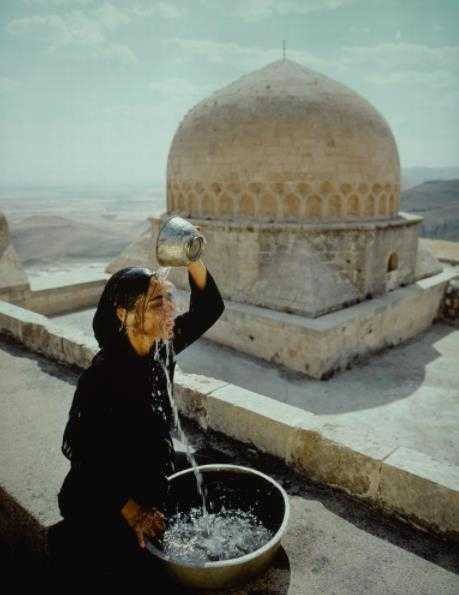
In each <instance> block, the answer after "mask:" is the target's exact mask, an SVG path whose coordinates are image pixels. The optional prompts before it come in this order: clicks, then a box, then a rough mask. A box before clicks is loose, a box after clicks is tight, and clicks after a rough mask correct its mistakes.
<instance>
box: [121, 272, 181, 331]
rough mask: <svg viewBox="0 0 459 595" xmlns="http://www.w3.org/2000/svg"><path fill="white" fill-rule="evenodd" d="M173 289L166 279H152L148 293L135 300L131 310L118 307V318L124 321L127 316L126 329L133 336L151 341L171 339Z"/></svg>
mask: <svg viewBox="0 0 459 595" xmlns="http://www.w3.org/2000/svg"><path fill="white" fill-rule="evenodd" d="M173 289H174V285H173V284H172V283H171V282H170V281H167V279H159V280H158V279H156V278H155V277H152V278H151V280H150V285H149V287H148V292H147V293H146V294H143V295H140V296H139V297H138V298H137V300H136V302H135V304H134V307H133V308H132V309H131V310H127V311H126V310H125V309H124V308H122V307H120V306H118V308H117V314H118V317H119V318H120V319H121V320H124V316H125V315H126V314H127V318H126V327H128V328H129V330H131V332H132V333H133V334H134V335H135V336H136V335H143V336H144V337H145V338H146V337H148V338H150V339H152V340H155V339H159V338H161V339H163V340H165V341H166V340H168V339H171V338H172V329H173V326H174V318H175V313H176V307H175V302H174V300H173V295H172V292H173Z"/></svg>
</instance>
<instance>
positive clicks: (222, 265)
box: [151, 214, 421, 318]
mask: <svg viewBox="0 0 459 595" xmlns="http://www.w3.org/2000/svg"><path fill="white" fill-rule="evenodd" d="M169 216H170V215H169V214H165V217H169ZM420 220H421V219H420V218H418V217H413V216H411V215H408V214H403V216H400V217H399V218H398V219H397V220H391V221H381V222H378V223H375V222H371V223H370V222H366V223H361V224H359V225H357V224H348V223H336V224H327V225H325V224H320V225H314V224H282V225H279V224H260V223H258V224H255V223H254V224H250V223H247V222H243V221H240V222H227V221H224V220H219V221H218V220H215V221H210V220H203V219H193V220H192V223H193V224H194V225H198V226H199V227H200V230H201V232H202V233H203V235H204V236H205V238H206V240H207V242H208V244H207V249H206V251H205V254H204V260H205V262H206V264H207V265H208V267H209V270H210V271H218V286H219V289H220V291H221V293H222V296H223V298H224V299H227V300H232V301H235V302H239V303H242V304H251V305H254V306H258V307H262V308H268V309H271V310H275V311H277V312H285V313H290V314H298V315H300V316H306V317H308V318H318V317H320V316H322V315H324V314H327V313H329V312H333V311H337V310H340V309H342V308H343V307H346V306H349V305H352V304H355V303H358V302H361V301H364V300H365V299H368V298H369V297H376V296H380V295H383V294H384V293H386V292H387V291H390V290H393V289H395V288H397V287H399V286H407V285H410V284H412V283H413V282H414V281H415V269H416V258H417V243H418V238H417V227H418V224H419V222H420ZM151 221H152V235H153V241H152V243H153V244H154V243H155V238H156V237H157V233H158V229H159V226H160V224H161V220H160V219H157V220H156V221H155V220H154V219H151ZM154 266H155V265H154ZM170 277H171V280H172V281H173V282H174V283H175V282H176V280H177V281H178V283H177V285H178V286H179V287H183V288H185V287H184V286H183V285H181V281H182V279H181V278H179V276H177V279H176V273H175V271H171V274H170Z"/></svg>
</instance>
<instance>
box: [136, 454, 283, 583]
mask: <svg viewBox="0 0 459 595" xmlns="http://www.w3.org/2000/svg"><path fill="white" fill-rule="evenodd" d="M198 468H199V470H200V472H201V474H202V476H203V481H204V485H205V487H206V490H207V497H208V501H209V500H212V502H214V503H215V508H212V510H215V511H218V510H220V507H221V504H224V505H225V507H226V508H227V509H228V508H232V507H233V506H234V507H235V508H240V509H242V510H249V507H251V510H252V512H253V513H254V514H255V515H256V516H257V517H258V518H259V519H260V521H261V522H262V523H263V525H264V526H265V527H267V528H268V529H270V530H271V532H272V533H273V537H272V538H271V539H270V540H269V541H268V542H267V543H265V544H264V545H263V546H262V547H260V548H258V549H257V550H254V551H253V552H250V553H248V554H246V555H244V556H240V557H238V558H233V559H228V560H221V561H208V562H207V561H206V562H204V561H202V562H185V561H183V562H182V561H180V560H177V559H174V558H171V557H170V556H168V555H166V554H165V553H164V551H162V550H161V545H160V541H157V540H155V541H154V542H153V541H147V542H146V547H147V548H148V550H149V551H150V552H151V553H152V554H153V555H154V556H157V557H158V558H159V559H160V560H161V562H162V564H163V567H164V569H165V570H166V572H167V574H168V575H169V576H170V577H171V578H172V579H173V580H174V581H175V582H176V583H178V584H180V585H183V586H185V587H189V588H192V589H225V588H230V587H234V586H240V585H242V584H244V583H246V582H247V581H249V580H250V579H252V578H254V577H255V576H257V575H259V574H261V573H262V572H263V571H265V570H266V569H267V568H268V566H269V565H270V563H271V561H272V559H273V558H274V555H275V554H276V552H277V549H278V547H279V546H280V540H281V537H282V535H283V534H284V531H285V529H286V528H287V523H288V518H289V514H290V505H289V500H288V495H287V493H286V491H285V490H284V489H283V488H282V486H280V485H279V484H278V483H277V482H276V481H274V480H273V479H272V478H271V477H269V476H268V475H265V474H264V473H261V472H260V471H256V470H254V469H250V468H248V467H240V466H238V465H226V464H212V465H201V466H199V467H198ZM169 481H170V482H171V486H170V488H171V489H170V498H169V502H168V506H167V508H166V517H168V516H169V515H171V514H175V513H176V512H177V511H180V512H186V511H188V510H189V509H190V508H193V507H195V506H201V497H200V496H199V494H198V491H197V482H196V477H195V475H194V473H193V469H192V468H190V469H184V470H183V471H179V472H177V473H174V474H173V475H171V476H169ZM219 504H220V506H219Z"/></svg>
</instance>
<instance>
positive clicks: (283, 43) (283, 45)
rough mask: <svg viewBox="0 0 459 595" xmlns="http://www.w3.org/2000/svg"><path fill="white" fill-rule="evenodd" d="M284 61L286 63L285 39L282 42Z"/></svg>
mask: <svg viewBox="0 0 459 595" xmlns="http://www.w3.org/2000/svg"><path fill="white" fill-rule="evenodd" d="M282 60H283V61H284V62H285V39H283V40H282Z"/></svg>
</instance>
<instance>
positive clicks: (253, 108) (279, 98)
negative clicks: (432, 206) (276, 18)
mask: <svg viewBox="0 0 459 595" xmlns="http://www.w3.org/2000/svg"><path fill="white" fill-rule="evenodd" d="M399 191H400V160H399V155H398V150H397V145H396V142H395V139H394V136H393V134H392V131H391V129H390V127H389V124H388V123H387V121H386V120H385V119H384V117H383V116H382V115H381V114H380V113H379V112H378V111H377V110H376V109H375V108H374V107H373V106H372V105H371V104H370V103H369V102H368V101H367V100H366V99H364V98H363V97H361V96H360V95H359V94H358V93H356V92H355V91H353V90H352V89H349V88H348V87H346V86H345V85H343V84H341V83H338V82H336V81H334V80H333V79H331V78H329V77H327V76H325V75H323V74H320V73H318V72H316V71H313V70H311V69H309V68H306V67H305V66H302V65H300V64H297V63H296V62H292V61H291V60H279V61H276V62H273V63H271V64H268V65H267V66H265V67H264V68H261V69H260V70H256V71H254V72H251V73H249V74H247V75H244V76H242V77H241V78H239V79H237V80H236V81H234V82H233V83H231V84H229V85H227V86H225V87H223V88H222V89H220V90H219V91H216V92H215V93H213V94H212V95H211V96H210V97H208V98H207V99H204V100H203V101H201V102H199V103H198V104H197V105H196V106H195V107H194V108H193V109H191V110H190V111H189V112H188V113H187V114H186V115H185V117H184V118H183V120H182V121H181V123H180V125H179V127H178V129H177V131H176V133H175V135H174V138H173V140H172V145H171V149H170V152H169V158H168V164H167V206H168V211H175V212H177V213H180V214H182V215H183V216H191V217H198V218H210V219H239V220H240V219H248V220H253V221H260V222H262V221H274V222H281V221H286V222H298V221H300V222H320V221H324V222H328V221H330V222H331V221H337V220H338V221H343V220H344V221H353V220H368V219H370V220H372V219H381V218H388V217H393V216H395V215H396V214H397V211H398V207H399Z"/></svg>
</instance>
